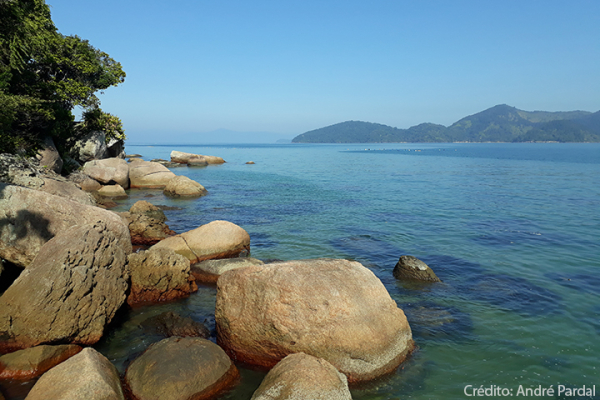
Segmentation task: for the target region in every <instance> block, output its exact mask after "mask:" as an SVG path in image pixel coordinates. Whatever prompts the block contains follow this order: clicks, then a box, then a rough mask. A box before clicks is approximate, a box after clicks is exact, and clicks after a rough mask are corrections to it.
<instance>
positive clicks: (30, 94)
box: [0, 0, 125, 153]
mask: <svg viewBox="0 0 600 400" xmlns="http://www.w3.org/2000/svg"><path fill="white" fill-rule="evenodd" d="M124 79H125V73H124V72H123V70H122V68H121V64H119V63H118V62H116V61H115V60H113V59H112V58H110V57H109V56H108V54H106V53H104V52H102V51H100V50H98V49H95V48H94V47H93V46H91V45H90V44H89V42H88V41H87V40H83V39H81V38H79V37H77V36H64V35H61V34H60V33H58V31H57V29H56V27H55V26H54V23H53V22H52V19H51V18H50V9H49V7H48V5H46V4H45V2H44V0H18V1H16V0H11V1H2V2H0V152H9V153H14V152H16V151H17V150H24V151H25V152H29V153H32V152H33V151H35V150H36V149H37V148H38V147H39V145H40V143H41V142H42V141H43V138H44V137H45V136H48V135H49V136H51V137H52V138H53V139H54V140H55V142H57V146H59V147H60V144H61V143H65V142H66V140H67V139H69V138H72V137H73V136H75V135H77V134H78V133H77V132H76V131H75V130H74V128H73V121H74V117H73V113H72V110H73V108H74V107H75V106H81V107H83V108H84V110H86V111H85V113H84V118H85V119H86V121H85V122H84V125H86V126H90V127H91V126H93V127H94V129H102V130H104V129H108V131H109V132H110V133H109V134H108V135H107V136H111V137H115V138H124V132H123V127H122V124H121V122H120V120H118V118H117V117H115V116H112V115H110V114H106V113H104V112H103V111H102V110H101V109H100V100H99V99H98V97H97V96H96V92H98V91H99V90H104V89H107V88H108V87H111V86H116V85H118V84H119V83H121V82H123V81H124ZM87 119H89V121H88V120H87Z"/></svg>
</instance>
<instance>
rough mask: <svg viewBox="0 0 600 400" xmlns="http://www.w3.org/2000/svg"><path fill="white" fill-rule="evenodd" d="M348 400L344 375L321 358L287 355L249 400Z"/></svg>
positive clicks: (346, 381) (348, 392)
mask: <svg viewBox="0 0 600 400" xmlns="http://www.w3.org/2000/svg"><path fill="white" fill-rule="evenodd" d="M290 399H311V400H352V395H351V394H350V389H349V388H348V380H347V379H346V377H345V376H344V374H340V373H339V372H338V370H337V369H335V367H334V366H333V365H331V364H330V363H328V362H327V361H325V360H323V359H322V358H317V357H313V356H309V355H308V354H304V353H296V354H290V355H289V356H287V357H285V358H284V359H283V360H281V361H280V362H279V363H278V364H277V365H276V366H275V367H274V368H273V369H272V370H270V371H269V373H268V374H267V376H265V379H263V381H262V383H261V384H260V386H259V388H258V389H256V391H255V392H254V395H253V396H252V399H251V400H290Z"/></svg>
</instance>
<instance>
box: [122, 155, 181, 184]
mask: <svg viewBox="0 0 600 400" xmlns="http://www.w3.org/2000/svg"><path fill="white" fill-rule="evenodd" d="M173 178H175V174H174V173H172V172H171V171H169V169H168V168H167V167H165V166H164V165H160V164H159V163H153V162H150V161H135V162H132V163H131V164H130V165H129V181H130V185H131V187H132V188H164V187H165V186H167V183H168V182H169V181H170V180H171V179H173Z"/></svg>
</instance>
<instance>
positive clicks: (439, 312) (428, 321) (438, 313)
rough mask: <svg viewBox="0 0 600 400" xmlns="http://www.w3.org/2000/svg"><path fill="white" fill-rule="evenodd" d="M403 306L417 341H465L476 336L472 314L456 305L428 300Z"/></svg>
mask: <svg viewBox="0 0 600 400" xmlns="http://www.w3.org/2000/svg"><path fill="white" fill-rule="evenodd" d="M401 308H402V310H404V312H405V314H406V318H407V319H408V322H409V324H410V327H411V329H412V332H413V337H414V338H415V341H417V342H419V340H418V339H427V340H436V341H452V342H463V341H468V340H472V339H473V338H474V333H473V321H472V320H471V316H470V315H469V314H467V313H465V312H462V311H461V310H459V309H458V308H456V307H451V306H443V305H441V304H438V303H435V302H433V301H428V300H426V301H419V302H416V303H408V304H404V305H402V307H401Z"/></svg>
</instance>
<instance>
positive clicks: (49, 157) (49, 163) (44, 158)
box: [37, 136, 63, 174]
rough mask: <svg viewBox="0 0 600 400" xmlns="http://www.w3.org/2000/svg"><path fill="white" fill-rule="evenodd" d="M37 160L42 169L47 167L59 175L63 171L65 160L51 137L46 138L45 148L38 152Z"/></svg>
mask: <svg viewBox="0 0 600 400" xmlns="http://www.w3.org/2000/svg"><path fill="white" fill-rule="evenodd" d="M37 159H38V160H39V161H40V166H42V167H46V168H48V169H50V170H52V171H54V172H56V173H57V174H60V172H61V171H62V167H63V159H62V158H61V157H60V154H58V150H57V149H56V146H55V145H54V141H53V140H52V137H50V136H46V137H45V138H44V147H43V149H42V150H40V151H39V152H38V154H37Z"/></svg>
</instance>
